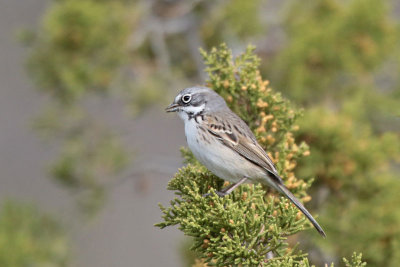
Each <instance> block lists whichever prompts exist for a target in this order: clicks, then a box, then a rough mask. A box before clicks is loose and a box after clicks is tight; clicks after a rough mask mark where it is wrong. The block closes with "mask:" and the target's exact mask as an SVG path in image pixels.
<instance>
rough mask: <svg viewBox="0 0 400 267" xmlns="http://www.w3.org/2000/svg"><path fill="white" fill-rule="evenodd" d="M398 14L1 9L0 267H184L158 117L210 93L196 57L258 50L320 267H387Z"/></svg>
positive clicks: (331, 3) (254, 0)
mask: <svg viewBox="0 0 400 267" xmlns="http://www.w3.org/2000/svg"><path fill="white" fill-rule="evenodd" d="M399 17H400V1H397V0H396V1H386V0H385V1H376V0H349V1H341V0H310V1H278V0H268V1H264V0H250V1H241V0H232V1H202V0H189V1H183V0H180V1H179V0H152V1H146V0H114V1H108V0H101V1H100V0H79V1H78V0H58V1H50V0H46V1H45V0H30V1H15V0H14V1H13V0H2V1H1V2H0V61H1V63H2V64H1V66H0V80H1V90H0V125H1V126H0V127H1V128H0V149H1V150H0V266H27V265H29V266H79V267H80V266H87V267H90V266H96V267H101V266H121V267H122V266H190V262H189V261H188V260H185V259H187V258H188V257H187V246H186V244H187V243H185V242H187V241H185V238H184V237H183V235H182V234H181V233H180V232H179V231H178V230H177V229H172V228H171V229H168V228H167V229H164V230H160V229H158V228H155V227H154V226H153V225H154V224H155V223H157V222H159V221H160V219H161V218H160V216H161V212H160V210H159V208H158V205H157V204H158V203H163V204H166V203H168V201H169V200H171V199H172V197H173V192H169V191H167V190H166V186H167V183H168V181H169V179H170V178H171V177H172V176H173V175H174V173H175V172H176V170H177V169H178V168H179V167H180V166H182V159H181V157H180V153H179V147H181V146H183V145H185V137H184V130H183V123H182V122H181V121H179V119H178V118H176V117H175V116H170V115H167V114H165V113H164V107H165V106H166V105H167V104H169V102H170V101H172V99H173V97H174V96H175V94H176V93H177V92H178V91H179V90H181V89H182V88H184V87H187V86H191V85H195V84H204V82H205V80H206V78H207V77H205V72H204V71H203V68H204V66H203V62H202V58H201V56H200V53H199V48H203V49H205V50H209V49H211V48H212V47H213V46H216V45H219V44H220V43H222V42H225V43H226V44H227V45H228V47H230V48H231V49H232V50H233V52H234V54H239V53H241V52H243V51H244V50H245V48H246V47H247V45H248V44H253V45H255V46H256V53H257V55H258V56H259V57H260V58H261V69H260V71H261V73H262V75H263V77H264V78H266V79H268V80H270V85H271V87H272V88H274V89H275V90H276V91H279V92H281V93H282V94H283V95H284V96H285V97H286V98H288V99H290V101H291V102H292V103H293V104H294V105H295V106H297V107H298V108H303V109H304V117H303V118H302V119H301V120H300V121H299V131H298V132H297V138H298V139H300V140H304V141H306V142H307V143H308V144H309V145H310V148H311V149H310V150H311V155H310V156H309V157H307V158H305V159H303V160H302V161H301V162H300V163H299V165H298V166H297V167H296V172H297V174H296V176H297V177H315V182H314V185H313V187H312V189H311V192H310V194H311V195H312V201H311V204H310V205H308V206H309V207H310V208H311V209H312V210H313V212H314V213H316V214H319V218H318V220H319V221H320V223H321V225H323V226H324V228H325V230H326V232H327V236H328V238H327V239H325V240H321V238H319V237H318V236H317V235H316V234H315V233H313V232H312V230H310V231H307V232H305V233H304V234H302V235H300V236H299V237H298V241H299V242H300V243H301V246H300V247H301V248H302V249H303V250H304V251H306V252H309V254H310V260H311V262H312V263H314V264H317V265H318V266H322V265H323V263H324V262H328V263H330V262H335V263H337V266H340V263H339V262H340V260H341V257H344V256H346V257H348V256H349V255H351V253H352V252H353V251H357V252H362V253H363V259H364V260H366V261H367V262H368V264H369V265H370V266H398V262H400V209H399V207H398V205H399V203H400V194H399V192H400V177H399V173H400V167H399V160H400V134H399V133H400V102H399V101H400V77H399V75H398V73H399V71H400V28H399V25H400V24H399Z"/></svg>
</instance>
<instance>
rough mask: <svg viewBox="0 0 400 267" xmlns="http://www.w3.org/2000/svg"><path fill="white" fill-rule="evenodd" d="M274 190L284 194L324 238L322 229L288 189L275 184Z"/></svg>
mask: <svg viewBox="0 0 400 267" xmlns="http://www.w3.org/2000/svg"><path fill="white" fill-rule="evenodd" d="M275 185H276V189H278V191H279V192H281V193H282V194H284V195H285V196H286V197H287V198H288V199H289V200H290V201H292V202H293V204H294V205H296V207H297V208H298V209H299V210H300V211H301V212H302V213H303V214H304V215H305V216H306V217H307V219H308V220H309V221H310V222H311V223H312V225H314V227H315V229H317V231H318V233H319V234H320V235H321V236H322V237H326V234H325V232H324V230H322V227H321V226H320V225H319V224H318V223H317V221H316V220H315V219H314V218H313V216H312V215H311V214H310V213H309V212H308V210H307V209H306V208H305V207H304V206H303V204H301V203H300V201H299V200H298V199H297V198H296V197H295V196H294V195H293V194H292V192H290V191H289V189H287V188H286V186H285V185H284V184H278V183H277V184H275Z"/></svg>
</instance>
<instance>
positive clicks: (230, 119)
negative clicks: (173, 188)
mask: <svg viewBox="0 0 400 267" xmlns="http://www.w3.org/2000/svg"><path fill="white" fill-rule="evenodd" d="M166 112H177V113H178V115H179V117H180V118H181V119H182V120H183V121H184V124H185V135H186V140H187V144H188V146H189V148H190V150H191V151H192V153H193V154H194V156H195V157H196V159H197V160H198V161H199V162H200V163H202V164H203V165H204V166H206V167H207V169H209V170H210V171H211V172H212V173H214V174H215V175H216V176H218V177H220V178H222V179H224V180H226V181H230V182H232V185H230V186H228V187H226V188H224V189H222V190H221V191H218V192H216V193H217V194H218V195H219V196H221V197H223V196H225V195H227V194H230V193H231V192H232V191H233V190H235V188H237V187H238V186H239V185H241V184H242V183H244V182H251V183H261V184H264V185H268V186H271V187H272V188H274V189H275V190H277V191H278V192H280V193H281V194H283V195H284V196H285V197H287V198H288V199H289V200H290V201H291V202H292V203H293V204H294V205H295V206H296V207H297V208H298V209H299V210H300V211H301V212H302V213H303V214H304V215H305V216H306V217H307V219H308V220H309V221H310V222H311V223H312V225H313V226H314V227H315V229H316V230H317V231H318V232H319V233H320V235H322V236H323V237H326V235H325V232H324V230H323V229H322V227H321V226H320V225H319V224H318V222H317V221H316V220H315V219H314V218H313V217H312V215H311V214H310V212H309V211H308V210H307V209H306V208H305V207H304V206H303V204H302V203H301V202H300V201H299V200H298V199H297V198H296V197H295V196H294V195H293V194H292V193H291V192H290V191H289V189H288V188H287V187H286V186H285V185H284V183H283V180H282V178H281V177H280V176H279V174H278V171H277V169H276V167H275V165H274V163H273V162H272V160H271V159H270V157H269V156H268V154H267V153H266V152H265V151H264V149H263V148H262V147H261V146H260V145H259V144H258V142H257V140H256V138H255V136H254V134H253V133H252V131H251V130H250V128H249V127H248V126H247V124H246V123H245V122H244V121H243V120H242V119H241V118H240V117H239V116H238V115H236V114H235V113H234V112H233V111H232V110H230V108H229V107H228V106H227V104H226V102H225V100H224V99H223V98H222V97H221V96H220V95H218V94H217V93H216V92H215V91H213V90H212V89H210V88H207V87H201V86H196V87H190V88H186V89H184V90H182V91H181V92H179V94H178V95H177V96H176V97H175V99H174V101H173V103H172V104H171V105H169V106H168V107H167V108H166ZM206 195H207V194H206Z"/></svg>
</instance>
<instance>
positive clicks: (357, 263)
mask: <svg viewBox="0 0 400 267" xmlns="http://www.w3.org/2000/svg"><path fill="white" fill-rule="evenodd" d="M361 257H362V254H361V253H360V254H359V255H357V253H355V252H354V253H353V255H352V256H351V260H350V261H349V260H347V259H346V258H343V261H344V264H345V265H346V267H364V266H367V263H365V262H363V261H362V259H361Z"/></svg>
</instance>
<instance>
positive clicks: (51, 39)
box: [29, 0, 130, 102]
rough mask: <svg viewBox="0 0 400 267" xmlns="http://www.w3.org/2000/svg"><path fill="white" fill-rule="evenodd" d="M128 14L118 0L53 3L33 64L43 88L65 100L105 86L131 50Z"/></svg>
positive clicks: (45, 20)
mask: <svg viewBox="0 0 400 267" xmlns="http://www.w3.org/2000/svg"><path fill="white" fill-rule="evenodd" d="M129 14H130V13H129V12H128V10H126V9H125V7H124V6H123V5H122V4H120V3H119V2H110V3H107V4H104V3H100V2H98V1H92V0H84V1H75V0H71V1H59V2H57V3H55V4H53V5H52V6H51V8H50V9H49V10H48V11H47V14H46V17H45V18H44V21H43V24H44V26H43V30H42V32H41V33H40V34H39V35H38V36H37V38H36V40H35V42H34V43H33V45H34V48H35V52H34V54H33V55H32V58H31V59H30V63H29V66H30V70H31V73H32V74H33V77H34V78H35V80H36V81H37V83H38V84H39V85H40V87H41V88H42V89H45V90H47V91H48V92H49V93H50V94H51V95H54V96H55V97H56V99H57V100H59V101H61V102H70V101H74V100H76V99H78V98H79V97H80V96H81V95H82V94H84V93H87V92H90V91H104V90H107V89H108V87H109V86H110V84H111V82H112V81H113V80H114V79H115V75H116V71H117V70H118V68H119V67H120V66H121V65H122V64H123V62H124V59H125V57H124V56H125V54H126V53H127V52H126V40H127V37H128V34H129V25H130V23H129V19H128V15H129Z"/></svg>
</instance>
